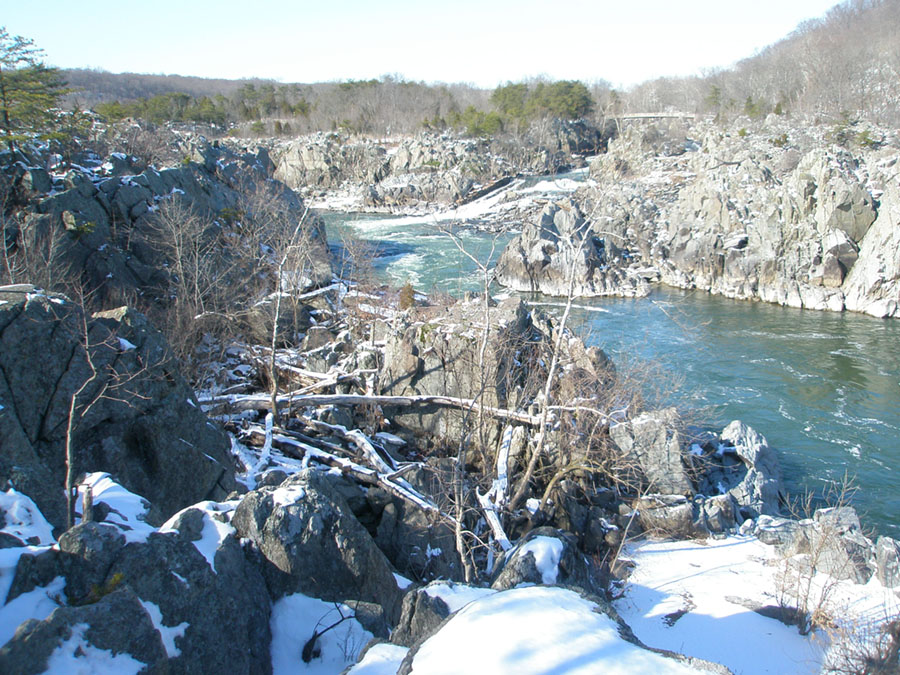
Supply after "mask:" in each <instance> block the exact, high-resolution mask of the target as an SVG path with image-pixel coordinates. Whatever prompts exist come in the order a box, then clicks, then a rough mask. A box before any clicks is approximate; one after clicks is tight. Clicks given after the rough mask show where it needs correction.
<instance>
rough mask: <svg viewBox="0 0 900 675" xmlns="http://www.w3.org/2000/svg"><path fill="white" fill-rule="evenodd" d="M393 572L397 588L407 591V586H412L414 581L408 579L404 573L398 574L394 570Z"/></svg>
mask: <svg viewBox="0 0 900 675" xmlns="http://www.w3.org/2000/svg"><path fill="white" fill-rule="evenodd" d="M393 574H394V581H396V582H397V588H399V589H400V590H401V591H405V590H406V589H407V588H409V587H410V586H412V584H413V582H412V581H411V580H410V579H407V578H406V577H404V576H403V575H401V574H397V573H396V572H394V573H393Z"/></svg>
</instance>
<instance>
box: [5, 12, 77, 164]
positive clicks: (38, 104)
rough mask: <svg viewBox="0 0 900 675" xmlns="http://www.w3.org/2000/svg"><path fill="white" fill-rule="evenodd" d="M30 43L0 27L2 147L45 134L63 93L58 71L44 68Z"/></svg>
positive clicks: (36, 50)
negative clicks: (3, 137) (4, 144)
mask: <svg viewBox="0 0 900 675" xmlns="http://www.w3.org/2000/svg"><path fill="white" fill-rule="evenodd" d="M43 56H44V51H43V50H42V49H39V48H38V47H36V46H35V45H34V41H33V40H30V39H28V38H24V37H22V36H21V35H15V36H13V35H10V34H9V33H8V32H7V30H6V28H4V27H0V129H2V130H3V135H4V136H5V137H6V138H5V140H6V145H7V147H9V149H10V150H13V149H15V144H16V143H17V142H20V141H23V140H26V139H28V138H30V137H31V136H32V135H33V134H40V133H42V132H46V131H47V130H48V129H49V128H50V127H51V125H52V122H53V120H54V119H55V111H56V108H57V106H58V104H59V99H60V97H62V96H63V95H64V94H65V93H66V89H65V82H64V81H63V79H62V75H61V74H60V72H59V70H58V69H56V68H52V67H49V66H46V65H44V63H43V62H42V58H43Z"/></svg>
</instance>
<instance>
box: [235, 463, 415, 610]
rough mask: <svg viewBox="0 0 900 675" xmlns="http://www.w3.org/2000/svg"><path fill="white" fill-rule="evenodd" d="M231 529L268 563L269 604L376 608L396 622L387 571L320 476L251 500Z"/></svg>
mask: <svg viewBox="0 0 900 675" xmlns="http://www.w3.org/2000/svg"><path fill="white" fill-rule="evenodd" d="M233 523H234V527H235V528H237V531H238V533H239V534H240V536H241V537H244V538H246V539H249V540H250V541H252V542H253V543H254V544H255V545H256V546H257V547H258V549H259V551H260V553H261V554H262V556H263V557H264V558H265V560H266V561H267V564H266V565H265V566H264V568H265V570H266V578H267V582H268V584H269V587H270V589H271V590H272V593H273V596H274V597H276V598H277V597H281V596H282V595H286V594H290V593H297V592H301V593H307V594H310V595H313V596H315V597H318V598H321V599H323V600H334V601H345V600H350V599H352V600H361V601H363V602H374V603H376V604H378V605H379V606H381V607H382V608H383V610H384V612H385V616H386V617H387V618H388V621H389V622H390V624H392V625H393V623H394V622H395V621H396V620H397V618H398V617H399V614H400V602H401V595H402V594H401V593H400V591H399V589H398V588H397V583H396V581H395V579H394V576H393V574H392V570H391V566H390V563H388V561H387V559H386V558H385V557H384V554H383V553H382V552H381V551H380V550H379V549H378V547H377V546H376V545H375V542H374V541H373V540H372V538H371V536H370V535H369V533H368V532H366V530H365V529H364V528H363V526H362V525H361V524H360V523H359V521H357V519H356V518H355V517H354V516H353V512H352V510H351V509H350V506H349V505H348V504H347V502H346V501H345V500H344V498H343V497H342V496H341V495H340V494H339V493H338V492H337V491H336V490H335V489H334V487H332V485H331V483H330V482H329V480H328V478H327V477H325V476H323V475H321V473H320V472H316V471H305V472H302V473H300V474H297V475H295V476H292V477H291V478H289V479H288V480H286V481H285V482H284V483H282V484H281V485H280V486H278V487H270V486H267V487H263V488H260V489H259V490H255V491H253V492H251V493H250V494H248V495H247V496H246V497H244V499H243V500H242V501H241V503H240V505H239V506H238V507H237V510H236V511H235V514H234V518H233Z"/></svg>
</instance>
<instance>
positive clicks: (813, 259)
mask: <svg viewBox="0 0 900 675" xmlns="http://www.w3.org/2000/svg"><path fill="white" fill-rule="evenodd" d="M740 124H746V125H747V126H746V127H740V128H738V127H739V126H740ZM897 161H898V155H897V147H896V143H894V144H893V145H892V144H890V143H886V144H884V147H882V148H880V149H873V148H870V147H861V148H856V149H852V148H851V149H848V148H846V147H840V146H837V145H835V144H833V143H832V142H831V141H830V140H829V138H827V136H826V133H825V131H824V130H823V129H822V128H821V127H808V128H804V129H802V130H801V129H799V128H796V127H792V126H790V125H789V124H787V123H785V122H784V121H782V120H780V119H778V118H776V117H774V116H771V117H770V118H769V119H767V120H766V121H765V122H764V123H759V124H751V123H750V122H749V120H743V121H739V122H738V124H737V125H735V126H733V127H731V128H728V129H722V128H720V127H717V126H715V125H713V124H711V123H708V122H701V123H698V124H696V125H695V126H693V127H691V128H689V129H686V128H683V127H678V128H670V129H661V128H660V127H657V126H652V125H651V126H643V127H642V126H638V125H635V126H631V127H629V128H628V129H627V130H626V132H625V133H623V134H622V136H620V137H619V138H618V139H616V140H614V141H613V142H612V143H611V144H610V148H609V153H608V154H606V155H604V156H602V157H600V158H599V159H598V160H597V161H596V162H594V164H593V165H592V167H591V175H592V177H593V178H595V179H596V181H597V185H596V187H594V188H591V189H589V190H586V191H585V192H584V194H583V197H584V199H585V203H586V206H585V209H591V210H592V211H593V213H594V214H595V217H594V227H595V229H596V230H598V231H604V232H610V233H613V234H614V235H617V236H619V237H621V241H622V242H624V243H623V244H621V245H623V246H628V247H629V248H632V249H634V250H636V251H639V253H640V255H639V257H640V260H641V262H642V264H643V265H644V266H646V267H648V268H654V269H655V270H657V272H658V275H659V276H658V278H659V280H660V281H662V282H663V283H666V284H669V285H671V286H676V287H680V288H697V289H701V290H706V291H709V292H712V293H716V294H721V295H724V296H727V297H733V298H739V299H757V300H764V301H766V302H773V303H778V304H782V305H788V306H791V307H805V308H810V309H827V310H834V311H841V310H843V309H849V310H853V311H861V312H866V313H868V314H872V315H874V316H897V315H898V312H900V305H898V302H900V298H898V283H900V264H898V263H900V261H898V260H897V256H896V251H897V247H896V245H895V244H896V241H895V239H896V232H895V230H896V228H895V227H893V225H892V223H895V222H896V221H897V218H898V215H900V212H898V202H897V199H898V198H897V195H898V194H900V184H898V179H897V175H896V171H894V170H893V169H892V168H891V167H893V166H895V165H896V163H897Z"/></svg>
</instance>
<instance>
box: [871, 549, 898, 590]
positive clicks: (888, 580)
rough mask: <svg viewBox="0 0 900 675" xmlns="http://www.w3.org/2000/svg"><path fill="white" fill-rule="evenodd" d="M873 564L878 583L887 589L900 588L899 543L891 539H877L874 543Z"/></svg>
mask: <svg viewBox="0 0 900 675" xmlns="http://www.w3.org/2000/svg"><path fill="white" fill-rule="evenodd" d="M875 564H876V574H877V576H878V581H880V582H881V583H882V584H883V585H884V586H886V587H887V588H896V587H897V586H900V543H898V542H897V540H896V539H892V538H891V537H884V536H881V537H878V539H877V540H876V542H875Z"/></svg>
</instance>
